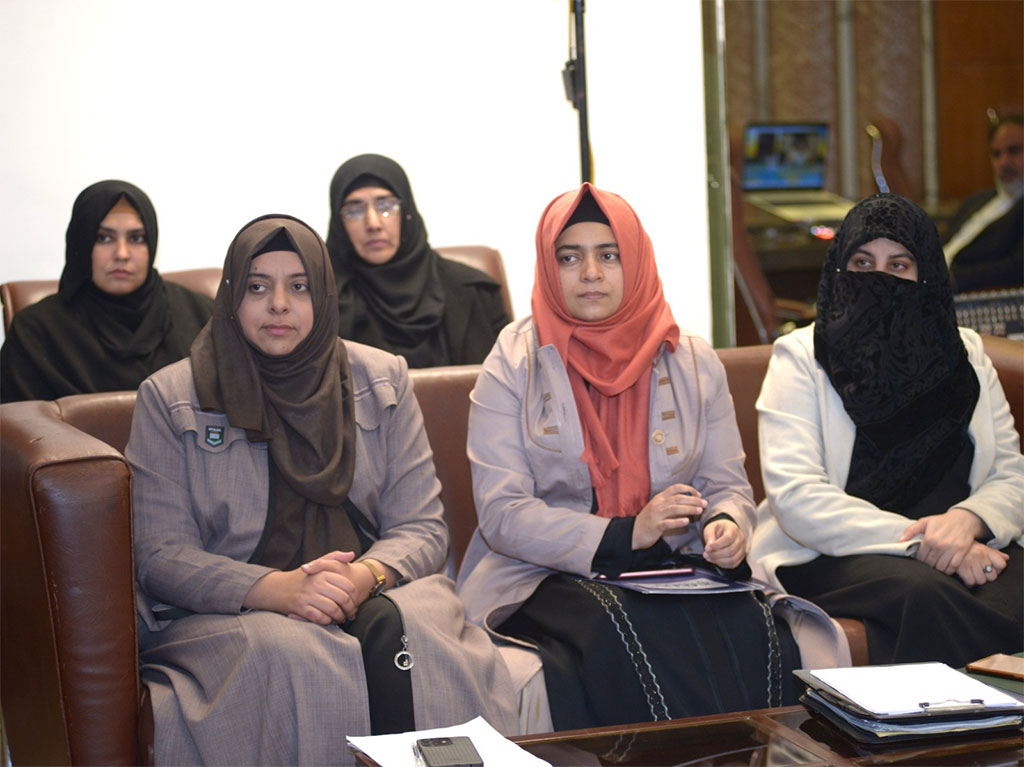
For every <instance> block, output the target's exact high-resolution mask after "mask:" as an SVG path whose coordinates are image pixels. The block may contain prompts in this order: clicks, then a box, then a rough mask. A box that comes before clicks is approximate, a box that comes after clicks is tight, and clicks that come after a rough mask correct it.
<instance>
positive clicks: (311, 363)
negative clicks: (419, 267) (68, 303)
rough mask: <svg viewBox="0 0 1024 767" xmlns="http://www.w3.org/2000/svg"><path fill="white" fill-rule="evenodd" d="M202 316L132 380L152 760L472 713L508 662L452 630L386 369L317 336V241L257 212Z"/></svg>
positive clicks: (326, 321) (283, 748) (322, 273)
mask: <svg viewBox="0 0 1024 767" xmlns="http://www.w3.org/2000/svg"><path fill="white" fill-rule="evenodd" d="M224 276H225V279H224V281H223V283H222V284H221V287H220V290H219V292H218V294H217V299H216V302H215V306H214V315H213V318H212V319H211V320H210V322H209V323H208V324H207V326H206V327H205V328H204V329H203V331H202V332H201V333H200V335H199V336H198V337H197V339H196V341H195V343H194V344H193V346H192V354H191V357H190V358H189V359H187V360H183V361H182V362H180V363H177V364H175V365H172V366H170V367H168V368H166V369H164V370H162V371H160V372H159V373H157V374H156V375H154V376H152V377H151V378H150V379H148V380H147V381H145V382H143V384H142V386H141V387H140V390H139V398H138V402H137V405H136V412H135V418H134V421H133V424H132V435H131V439H130V441H129V444H128V448H127V451H126V453H127V456H128V458H129V460H130V461H131V464H132V467H133V469H134V472H135V497H134V500H135V554H136V568H137V577H138V582H139V609H140V615H141V617H142V629H141V636H140V647H141V659H142V677H143V681H144V682H145V683H146V684H147V685H148V687H149V689H150V693H151V695H152V699H153V708H154V715H155V723H156V730H155V746H156V759H157V762H158V763H159V762H168V763H207V764H209V763H215V764H226V763H232V764H241V763H251V764H256V763H260V764H263V763H291V764H325V763H337V762H339V761H345V760H346V759H348V758H349V757H348V751H347V748H346V745H345V737H346V736H347V735H359V734H369V733H371V732H373V733H381V732H396V731H404V730H410V729H415V728H426V727H438V726H443V725H450V724H455V723H457V722H461V721H465V720H467V719H471V718H473V717H474V716H477V715H483V716H485V717H486V718H487V719H488V720H489V721H490V722H491V724H493V725H494V726H495V727H497V728H498V729H499V730H501V731H503V732H511V731H513V730H514V728H515V726H516V725H515V719H514V716H513V696H512V692H511V685H510V680H509V678H508V672H507V671H506V670H505V668H504V666H503V665H502V664H501V661H500V660H499V659H498V658H497V655H496V653H495V650H494V648H493V646H492V645H491V642H490V640H489V639H488V638H487V636H486V635H485V634H484V633H483V631H481V630H478V629H476V628H474V627H472V626H469V625H467V624H466V623H465V621H464V618H463V607H462V604H461V603H460V602H459V601H458V600H457V599H456V598H455V596H454V593H453V587H452V583H451V581H449V580H448V579H447V578H446V577H445V576H443V575H439V574H438V572H439V571H440V570H441V568H442V567H443V566H444V561H445V556H446V552H447V545H448V531H447V529H446V527H445V525H444V521H443V519H442V511H441V503H440V500H439V497H438V491H439V484H438V481H437V478H436V476H435V474H434V467H433V462H432V459H431V454H430V449H429V447H428V445H427V439H426V434H425V432H424V430H423V420H422V416H421V415H420V411H419V408H418V405H417V404H416V399H415V397H414V395H413V393H412V389H411V386H410V384H409V379H408V374H407V368H406V365H405V362H404V361H403V360H402V359H401V358H398V357H395V356H393V355H391V354H388V353H386V352H382V351H379V350H376V349H372V348H370V347H366V346H363V345H360V344H356V343H352V342H346V341H342V340H341V339H339V338H338V336H337V322H338V317H337V297H336V293H335V284H334V275H333V273H332V270H331V268H330V262H329V259H328V256H327V249H326V247H325V246H324V243H323V241H322V240H321V239H320V237H319V236H318V235H317V234H316V233H315V232H314V231H313V230H312V229H310V228H309V227H308V226H307V225H305V224H304V223H302V222H300V221H298V220H296V219H293V218H290V217H288V216H265V217H262V218H259V219H256V220H255V221H253V222H251V223H250V224H248V225H246V226H245V227H244V228H243V229H242V230H241V232H239V234H238V235H237V236H236V237H235V240H234V241H233V242H232V244H231V246H230V248H229V249H228V255H227V259H226V260H225V263H224Z"/></svg>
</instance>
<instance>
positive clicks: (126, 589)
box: [0, 337, 1024, 765]
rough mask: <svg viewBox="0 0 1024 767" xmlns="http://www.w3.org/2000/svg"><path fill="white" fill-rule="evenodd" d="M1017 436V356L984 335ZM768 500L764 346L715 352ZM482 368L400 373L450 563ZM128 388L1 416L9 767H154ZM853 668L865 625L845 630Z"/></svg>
mask: <svg viewBox="0 0 1024 767" xmlns="http://www.w3.org/2000/svg"><path fill="white" fill-rule="evenodd" d="M985 349H986V351H987V352H988V353H989V356H990V357H991V358H992V360H993V363H994V364H995V366H996V368H997V370H998V371H999V375H1000V379H1001V381H1002V384H1003V388H1004V390H1005V391H1006V393H1007V397H1008V399H1009V400H1010V405H1011V409H1012V411H1013V415H1014V419H1015V421H1016V424H1017V430H1018V432H1019V431H1020V430H1021V424H1022V422H1024V344H1021V343H1020V342H1017V341H1008V340H1006V339H1003V338H991V337H986V338H985ZM719 355H720V357H721V359H722V361H723V363H724V364H725V367H726V373H727V376H728V381H729V388H730V391H731V393H732V396H733V401H734V403H735V407H736V416H737V421H738V423H739V428H740V434H741V436H742V438H743V444H744V447H745V449H746V453H747V460H746V468H747V471H748V473H749V476H750V479H751V483H752V485H753V487H754V495H755V498H756V499H758V500H759V499H760V498H761V497H763V488H762V485H761V476H760V462H759V459H758V446H757V414H756V412H755V409H754V401H755V400H756V398H757V394H758V392H759V390H760V386H761V380H762V379H763V377H764V372H765V370H766V369H767V366H768V360H769V357H770V355H771V347H770V346H768V345H762V346H753V347H745V348H736V349H722V350H719ZM478 372H479V366H476V365H465V366H458V367H451V368H425V369H422V370H412V371H410V376H411V378H412V382H413V386H414V391H415V393H416V396H417V399H418V401H419V403H420V406H421V409H422V410H423V413H424V423H425V426H426V430H427V437H428V439H429V440H430V444H431V447H432V448H433V451H434V463H435V466H436V467H437V472H438V476H439V477H440V479H441V482H442V485H443V490H442V495H441V499H442V503H443V504H444V507H445V516H446V518H447V520H448V524H449V525H450V527H451V528H452V555H451V561H450V565H451V566H452V567H453V568H455V567H457V566H458V564H459V562H460V561H461V558H462V554H463V552H464V550H465V546H466V545H467V543H468V541H469V538H470V536H471V535H472V533H473V529H474V528H475V526H476V512H475V509H474V506H473V491H472V481H471V477H470V472H469V462H468V460H467V458H466V450H465V445H466V427H467V423H468V414H469V392H470V391H471V390H472V387H473V385H474V382H475V381H476V376H477V374H478ZM134 403H135V393H134V392H106V393H101V394H80V395H74V396H71V397H64V398H62V399H59V400H56V401H54V402H39V401H31V402H13V403H8V404H4V405H0V429H2V439H0V506H2V509H3V513H2V514H0V582H2V585H3V588H2V591H0V664H2V669H3V673H2V675H0V706H2V709H3V714H4V720H5V726H6V730H7V735H8V741H9V745H10V753H11V759H12V762H13V764H15V765H19V764H103V765H115V764H149V763H151V758H150V750H151V746H152V742H153V739H152V738H153V722H152V709H151V707H150V704H149V700H148V696H147V692H146V688H145V687H144V686H143V685H142V684H141V682H140V679H139V661H138V652H137V628H136V627H137V623H136V612H135V578H134V564H133V559H132V517H131V497H132V496H131V492H132V475H131V470H130V468H129V466H128V464H127V462H126V461H125V459H124V456H123V455H122V451H123V449H124V446H125V444H126V442H127V440H128V434H129V430H130V428H131V419H132V413H133V409H134ZM839 622H840V625H842V626H843V628H844V630H845V631H846V634H847V638H848V639H849V640H850V646H851V651H852V654H853V659H854V663H866V662H867V645H866V642H865V637H864V632H863V624H861V623H860V622H859V621H854V620H849V619H843V618H840V619H839Z"/></svg>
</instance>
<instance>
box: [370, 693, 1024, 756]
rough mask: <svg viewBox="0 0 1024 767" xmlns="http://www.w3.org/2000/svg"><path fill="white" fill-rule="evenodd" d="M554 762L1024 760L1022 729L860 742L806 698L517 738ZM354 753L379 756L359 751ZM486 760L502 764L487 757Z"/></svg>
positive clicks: (526, 746)
mask: <svg viewBox="0 0 1024 767" xmlns="http://www.w3.org/2000/svg"><path fill="white" fill-rule="evenodd" d="M512 740H513V741H515V742H516V743H518V744H519V745H521V746H522V747H523V748H524V749H526V750H527V751H529V752H530V753H532V754H534V755H535V756H538V757H540V758H541V759H544V760H545V761H547V762H549V763H550V764H552V765H555V767H597V766H598V765H625V766H629V767H677V766H678V767H683V765H686V767H719V766H722V767H724V766H725V765H729V766H730V767H732V766H737V767H738V766H739V765H743V766H744V767H753V766H754V765H765V766H770V767H790V766H793V765H802V766H805V767H848V766H849V765H861V766H863V767H867V766H868V765H882V764H899V765H916V766H918V767H926V766H927V767H936V766H937V765H942V766H943V767H968V765H971V766H972V767H988V766H990V767H996V766H997V765H1020V764H1024V747H1022V745H1024V743H1022V739H1021V733H1020V731H1016V732H1014V731H1012V730H1011V731H1009V732H1004V733H1002V734H1000V735H988V736H980V737H979V736H956V737H952V738H941V739H936V740H935V742H933V743H924V742H914V743H907V742H903V743H890V744H888V745H887V746H884V747H868V746H862V745H859V744H857V743H855V742H854V741H852V740H851V739H849V738H847V737H846V736H844V735H843V734H842V733H840V732H839V731H838V730H836V729H835V728H834V727H832V726H831V725H830V724H828V723H826V722H823V721H821V720H819V719H817V718H815V717H814V716H812V715H811V714H810V713H809V712H808V711H807V710H806V709H805V708H804V707H803V706H787V707H784V708H766V709H761V710H758V711H741V712H738V713H733V714H714V715H711V716H700V717H694V718H691V719H674V720H671V721H667V722H647V723H644V724H635V725H627V726H621V727H601V728H593V729H587V730H567V731H564V732H552V733H547V734H543V735H520V736H518V737H515V738H512ZM356 761H357V763H359V764H363V765H367V766H368V767H376V763H375V762H373V761H371V760H370V759H369V758H368V757H366V756H365V755H363V754H361V753H357V754H356ZM486 767H505V766H504V765H491V764H487V765H486Z"/></svg>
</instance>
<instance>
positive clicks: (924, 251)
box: [751, 194, 1024, 666]
mask: <svg viewBox="0 0 1024 767" xmlns="http://www.w3.org/2000/svg"><path fill="white" fill-rule="evenodd" d="M757 408H758V413H759V430H760V444H761V466H762V470H763V474H764V484H765V493H766V495H767V498H766V500H765V501H764V502H763V503H762V504H761V506H760V508H759V509H758V527H757V529H756V531H755V534H754V542H753V546H752V550H751V557H752V559H753V560H755V561H756V563H757V566H758V567H760V568H761V569H762V570H763V572H762V573H761V574H762V575H763V576H764V577H766V578H768V579H769V580H772V581H773V582H774V583H775V584H776V585H781V586H783V587H785V588H786V589H787V590H789V591H790V592H792V593H794V594H796V595H798V596H802V597H806V598H808V599H811V600H813V601H815V602H817V603H818V604H819V605H820V606H821V607H822V608H824V609H825V610H826V611H827V612H828V613H830V614H831V615H833V616H842V617H852V618H860V619H862V620H863V621H864V624H865V628H866V631H867V640H868V654H869V658H870V661H871V663H902V662H911V661H942V662H945V663H948V664H950V665H953V666H962V665H964V664H965V663H967V662H969V661H971V660H974V659H977V658H979V657H982V656H984V655H988V654H991V653H995V652H1017V651H1019V650H1020V649H1021V636H1022V621H1024V618H1022V600H1021V581H1022V576H1024V552H1022V550H1021V547H1020V545H1019V544H1018V543H1016V542H1015V541H1018V540H1019V539H1020V536H1021V534H1022V532H1024V457H1022V456H1021V453H1020V447H1019V437H1018V434H1017V432H1016V430H1015V429H1014V426H1013V417H1012V416H1011V415H1010V410H1009V406H1008V405H1007V402H1006V397H1005V395H1004V393H1003V390H1002V387H1001V386H1000V383H999V379H998V377H997V375H996V372H995V369H994V368H993V366H992V363H991V361H990V360H989V359H988V357H986V356H985V352H984V349H983V347H982V342H981V339H980V337H979V336H978V335H977V334H976V333H974V332H973V331H971V330H967V329H961V328H958V327H957V324H956V313H955V311H954V306H953V296H952V289H951V287H950V281H949V272H948V269H947V267H946V262H945V259H944V258H943V256H942V250H941V247H940V245H939V239H938V234H937V232H936V230H935V226H934V225H933V224H932V222H931V221H930V219H929V218H928V216H927V215H926V214H925V213H924V211H922V210H921V209H920V208H918V207H917V206H916V205H914V204H913V203H912V202H910V201H909V200H906V199H904V198H902V197H899V196H897V195H891V194H880V195H875V196H873V197H869V198H867V199H866V200H862V201H861V202H860V203H858V204H857V205H856V206H855V207H854V208H853V209H852V210H851V211H850V213H849V214H848V215H847V217H846V220H845V221H844V222H843V225H842V228H841V229H840V230H839V233H838V235H837V237H836V239H835V240H833V242H832V244H831V246H830V247H829V250H828V256H827V259H826V263H825V266H824V269H823V271H822V278H821V284H820V286H819V289H818V319H817V321H816V322H815V324H814V325H813V326H812V327H809V328H804V329H801V330H798V331H795V332H794V333H792V334H790V335H788V336H783V337H782V338H781V339H779V340H778V341H776V343H775V348H774V350H773V353H772V360H771V363H770V365H769V368H768V374H767V376H766V378H765V382H764V386H763V388H762V389H761V396H760V397H759V399H758V402H757Z"/></svg>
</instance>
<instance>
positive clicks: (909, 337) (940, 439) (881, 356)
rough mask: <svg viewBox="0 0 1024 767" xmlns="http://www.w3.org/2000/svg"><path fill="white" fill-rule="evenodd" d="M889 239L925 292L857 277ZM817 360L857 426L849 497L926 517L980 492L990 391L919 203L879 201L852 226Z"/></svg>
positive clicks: (824, 309)
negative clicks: (979, 415)
mask: <svg viewBox="0 0 1024 767" xmlns="http://www.w3.org/2000/svg"><path fill="white" fill-rule="evenodd" d="M880 237H885V238H887V239H890V240H893V241H895V242H898V243H900V244H901V245H903V246H904V247H905V248H907V250H908V251H910V253H911V254H913V255H914V257H915V260H916V263H917V270H918V281H917V282H913V281H910V280H905V279H901V278H899V277H894V276H892V275H889V274H884V273H880V272H849V271H847V270H846V265H847V263H848V261H849V259H850V256H851V255H852V254H853V253H854V252H855V251H856V250H857V248H858V247H860V246H861V245H863V244H865V243H868V242H870V241H872V240H875V239H878V238H880ZM814 356H815V358H816V359H817V361H818V362H819V364H821V366H822V367H823V368H824V370H825V373H826V374H827V375H828V378H829V381H830V382H831V383H832V386H833V387H834V388H835V390H836V392H837V393H838V394H839V397H840V398H841V399H842V401H843V406H844V407H845V409H846V412H847V413H848V414H849V416H850V418H851V419H852V420H853V422H854V424H856V427H857V436H856V439H855V441H854V447H853V455H852V457H851V460H850V472H849V477H848V479H847V484H846V490H847V492H849V493H850V494H851V495H855V496H857V497H859V498H864V499H865V500H868V501H870V502H872V503H874V504H875V505H876V506H879V507H880V508H883V509H887V510H890V511H897V512H900V513H902V514H905V515H907V516H911V517H914V518H917V517H920V516H924V515H926V514H940V513H943V512H945V511H946V510H947V509H948V508H949V507H950V506H952V505H954V504H955V503H956V502H958V501H960V500H963V498H965V497H966V496H967V495H968V494H969V486H968V483H967V478H968V475H969V472H970V466H971V461H972V460H973V456H974V447H973V443H972V442H971V440H970V438H969V436H968V434H967V427H968V424H969V423H970V420H971V415H972V414H973V412H974V407H975V405H976V404H977V401H978V394H979V391H980V388H979V384H978V378H977V375H976V374H975V372H974V369H973V368H972V367H971V364H970V362H969V361H968V359H967V351H966V349H965V348H964V345H963V341H961V339H960V334H959V331H958V330H957V324H956V311H955V309H954V305H953V291H952V288H951V286H950V282H949V271H948V269H947V267H946V260H945V258H944V257H943V255H942V248H941V246H940V244H939V237H938V233H937V232H936V230H935V225H934V224H933V223H932V222H931V219H929V218H928V215H927V214H926V213H925V212H924V211H923V210H921V209H920V208H919V207H918V206H917V205H915V204H914V203H912V202H910V201H909V200H907V199H905V198H903V197H900V196H899V195H894V194H878V195H874V196H872V197H868V198H867V199H865V200H862V201H861V202H859V203H858V204H857V205H856V206H854V208H853V209H852V210H851V211H850V212H849V214H848V215H847V216H846V219H845V220H844V221H843V225H842V227H841V228H840V230H839V232H838V234H837V235H836V238H835V239H834V240H833V241H832V243H831V245H830V246H829V249H828V255H827V257H826V261H825V266H824V268H823V270H822V276H821V284H820V285H819V288H818V318H817V321H816V322H815V326H814Z"/></svg>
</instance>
